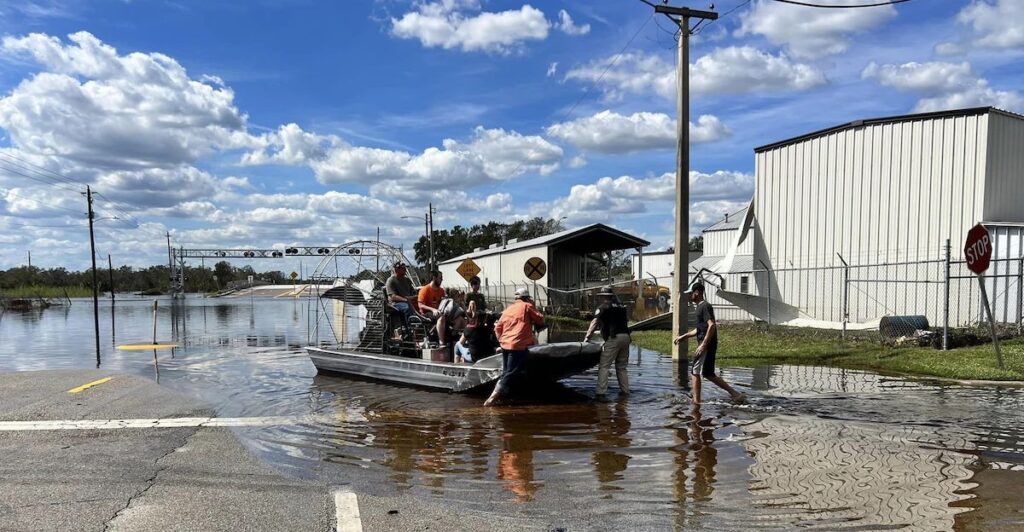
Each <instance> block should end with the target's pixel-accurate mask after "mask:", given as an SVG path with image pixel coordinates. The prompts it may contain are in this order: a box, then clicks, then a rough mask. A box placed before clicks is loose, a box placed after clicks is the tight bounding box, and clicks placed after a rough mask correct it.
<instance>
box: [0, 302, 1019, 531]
mask: <svg viewBox="0 0 1024 532" xmlns="http://www.w3.org/2000/svg"><path fill="white" fill-rule="evenodd" d="M101 305H103V303H101ZM151 309H152V300H147V299H135V300H133V299H131V298H124V299H122V298H121V297H120V296H119V298H118V300H117V305H116V307H111V308H110V309H107V308H103V309H102V310H103V312H102V314H101V318H102V319H104V321H106V320H108V319H109V320H110V323H103V324H101V332H102V333H103V334H104V335H105V336H104V338H103V346H105V347H104V352H103V359H102V366H103V367H104V368H106V369H109V370H111V371H128V372H132V373H136V374H139V375H144V376H148V377H150V378H154V379H159V381H160V382H161V384H162V385H165V386H168V387H171V388H174V389H177V390H180V391H183V392H185V393H189V394H192V395H196V396H199V397H200V398H201V399H203V400H205V401H207V402H208V403H210V404H211V405H212V407H213V408H215V409H216V410H217V412H218V414H219V415H222V416H262V415H281V416H305V417H306V418H308V421H307V422H303V423H298V424H296V425H294V426H286V427H269V428H246V429H240V430H239V434H240V435H241V436H242V438H243V440H244V441H245V442H246V444H247V445H248V446H249V447H250V448H251V449H253V450H254V451H256V452H257V454H259V455H260V456H261V457H263V458H265V459H266V460H267V461H269V462H272V463H274V464H275V465H276V466H278V467H279V468H283V469H284V470H286V471H289V472H291V473H293V474H296V475H300V476H306V477H314V478H318V479H320V480H323V481H325V482H328V483H332V484H335V483H346V484H351V485H353V487H354V488H355V489H357V490H360V491H362V492H366V493H370V494H378V495H390V494H394V493H396V492H397V493H404V494H408V495H410V496H415V497H424V498H439V499H440V498H443V499H451V500H456V501H459V502H460V504H461V507H462V508H463V509H465V510H466V511H473V512H480V513H488V514H501V515H516V516H521V517H522V518H523V519H526V520H528V521H527V522H528V524H527V525H524V528H541V527H545V526H547V525H548V524H550V523H565V524H568V525H572V526H570V528H580V529H585V528H601V529H610V528H618V527H629V528H634V529H656V530H662V529H671V528H715V529H749V528H765V527H767V528H773V527H777V528H795V527H805V526H806V527H819V528H841V527H842V528H845V527H852V528H861V529H878V528H889V527H904V528H908V529H949V528H963V529H977V528H985V527H992V526H993V525H992V524H993V523H1003V524H1005V523H1009V524H1008V525H1005V526H1008V527H1011V528H1012V527H1013V526H1022V525H1024V523H1022V522H1021V514H1020V513H1019V509H1020V507H1021V502H1020V496H1019V485H1020V484H1021V482H1024V416H1021V414H1020V412H1021V411H1024V391H1022V390H1020V389H1017V388H1000V387H963V386H949V385H945V384H935V383H928V382H921V381H909V380H904V379H898V378H892V377H884V376H879V375H875V374H872V373H867V372H856V371H848V370H839V369H834V368H816V367H794V366H771V367H758V368H751V369H747V368H726V369H725V371H724V373H725V377H726V379H727V380H729V381H730V382H735V383H737V385H738V386H741V387H744V388H745V391H747V392H748V394H749V395H750V396H751V397H752V401H751V404H750V405H747V406H744V407H734V406H732V405H729V404H728V403H727V402H726V401H724V396H721V395H718V394H717V391H712V393H711V396H710V397H709V398H708V401H707V403H706V404H705V405H704V406H703V407H702V408H701V409H699V410H695V409H693V408H692V406H691V405H690V404H689V401H688V400H687V399H686V398H685V396H683V395H682V394H681V393H680V391H679V388H678V387H677V386H676V385H675V384H674V382H673V379H674V376H675V375H676V374H677V373H678V372H679V368H678V367H677V365H676V364H675V363H674V362H673V361H671V360H670V359H668V358H666V357H662V356H659V355H656V354H654V353H650V352H641V351H640V350H639V349H637V350H636V351H635V352H634V353H632V354H631V356H632V357H635V358H632V359H631V365H630V373H631V375H630V377H631V381H633V383H634V388H635V393H634V394H633V395H631V396H630V397H629V398H628V399H625V400H622V401H617V402H613V403H594V402H592V401H590V399H589V396H590V395H592V393H593V385H594V382H593V380H594V378H593V376H592V375H587V376H582V377H579V378H573V379H569V380H567V381H566V385H565V386H563V387H559V388H556V389H553V390H546V391H545V392H544V394H542V395H541V397H540V398H539V400H536V401H534V402H533V403H532V404H527V405H524V406H519V407H510V408H502V409H485V408H482V407H481V406H480V403H481V398H479V397H473V396H468V397H467V396H459V395H448V394H439V393H433V392H426V391H422V390H417V389H413V388H402V387H396V386H390V385H386V384H380V383H373V382H365V381H358V380H351V379H344V378H336V377H324V376H316V375H315V370H314V369H313V368H312V366H311V364H310V363H309V361H308V359H307V358H306V356H305V353H304V352H303V351H302V349H301V346H302V345H304V344H305V341H306V338H307V333H306V324H307V321H309V320H308V318H309V316H310V315H311V313H312V312H315V310H314V309H313V308H311V307H309V306H308V305H307V304H306V303H305V302H304V301H302V300H299V301H296V300H263V301H260V300H256V301H255V302H252V303H251V302H250V301H249V300H248V299H247V298H246V299H243V300H234V301H232V300H203V299H187V300H186V301H184V302H178V303H172V302H170V301H166V303H164V301H161V304H160V309H159V316H158V319H159V323H158V325H159V328H158V336H159V337H160V339H172V340H173V341H175V342H176V343H178V344H179V345H181V346H182V347H180V348H178V349H175V350H173V351H172V352H167V351H164V352H160V353H149V352H147V351H143V352H118V351H114V350H113V345H114V338H115V337H116V338H117V339H118V341H119V343H135V342H146V341H151V335H152V324H151V322H150V320H151V318H152V312H151ZM91 310H92V309H91V301H81V302H77V301H76V302H75V304H74V305H73V306H72V307H71V308H70V309H63V310H60V309H57V310H55V309H49V310H46V311H44V312H39V311H35V312H32V311H29V312H25V313H10V312H8V313H5V314H0V345H4V348H3V349H2V350H0V371H14V370H30V369H53V368H85V367H90V366H93V365H94V364H95V358H94V357H95V354H94V353H93V352H92V344H91V335H92V327H93V324H92V313H91ZM108 310H109V312H108ZM114 316H116V323H115V322H114V320H113V317H114ZM567 334H568V337H569V338H571V339H574V340H578V339H579V337H580V336H581V335H580V333H567ZM552 337H555V335H554V334H553V335H552ZM82 339H86V340H84V341H83V340H82ZM680 376H685V373H681V374H680ZM1014 468H1019V469H1014ZM530 519H535V520H536V521H529V520H530ZM1015 519H1016V520H1015ZM538 523H539V524H540V525H543V526H539V525H538Z"/></svg>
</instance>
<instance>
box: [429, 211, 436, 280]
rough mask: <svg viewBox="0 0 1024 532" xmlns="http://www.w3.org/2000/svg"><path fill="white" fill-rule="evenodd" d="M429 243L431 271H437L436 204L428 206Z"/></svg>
mask: <svg viewBox="0 0 1024 532" xmlns="http://www.w3.org/2000/svg"><path fill="white" fill-rule="evenodd" d="M427 227H428V229H427V231H428V233H427V241H428V242H429V243H430V271H434V270H435V269H437V263H436V261H435V260H434V204H433V203H428V204H427Z"/></svg>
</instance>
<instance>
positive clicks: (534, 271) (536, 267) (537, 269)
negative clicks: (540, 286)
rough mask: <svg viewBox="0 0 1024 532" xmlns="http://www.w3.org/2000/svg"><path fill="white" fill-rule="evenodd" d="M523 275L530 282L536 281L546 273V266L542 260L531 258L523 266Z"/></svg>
mask: <svg viewBox="0 0 1024 532" xmlns="http://www.w3.org/2000/svg"><path fill="white" fill-rule="evenodd" d="M523 273H525V274H526V277H528V278H529V279H530V280H532V281H536V280H539V279H540V278H541V277H544V274H545V273H548V265H547V264H545V263H544V259H542V258H540V257H533V258H531V259H530V260H528V261H526V264H524V265H523Z"/></svg>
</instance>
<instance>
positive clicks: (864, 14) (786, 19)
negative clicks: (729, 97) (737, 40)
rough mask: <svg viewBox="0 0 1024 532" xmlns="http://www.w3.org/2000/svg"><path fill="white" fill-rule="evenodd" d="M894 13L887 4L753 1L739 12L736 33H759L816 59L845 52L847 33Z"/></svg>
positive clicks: (869, 26) (840, 0) (851, 0)
mask: <svg viewBox="0 0 1024 532" xmlns="http://www.w3.org/2000/svg"><path fill="white" fill-rule="evenodd" d="M832 3H834V4H837V5H838V4H847V5H849V4H858V3H860V4H863V2H862V1H861V0H838V1H836V2H832ZM895 16H896V9H895V8H894V7H893V6H891V5H888V6H879V7H873V8H864V9H807V8H805V7H801V6H795V5H790V4H784V3H781V2H773V1H768V0H756V1H755V2H754V5H753V7H752V8H751V9H750V10H748V11H745V12H744V13H743V14H741V15H740V20H741V24H740V28H739V30H737V31H736V34H737V36H741V37H742V36H745V35H751V34H757V35H763V36H764V37H765V38H767V39H768V41H769V42H771V43H772V44H775V45H782V46H785V47H786V49H787V50H789V52H790V53H791V54H792V55H793V57H799V58H817V57H822V56H826V55H832V54H838V53H842V52H845V51H846V50H847V49H848V48H849V46H850V36H852V35H856V34H859V33H863V32H866V31H868V30H871V29H873V28H876V27H878V26H880V25H882V24H884V23H885V22H888V21H889V20H891V19H892V18H894V17H895Z"/></svg>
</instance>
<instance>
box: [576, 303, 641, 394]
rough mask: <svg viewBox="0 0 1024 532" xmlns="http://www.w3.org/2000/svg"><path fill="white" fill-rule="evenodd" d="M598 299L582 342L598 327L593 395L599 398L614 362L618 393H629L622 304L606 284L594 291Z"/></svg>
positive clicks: (624, 308)
mask: <svg viewBox="0 0 1024 532" xmlns="http://www.w3.org/2000/svg"><path fill="white" fill-rule="evenodd" d="M597 296H598V297H599V298H601V306H599V307H598V308H597V310H596V311H594V320H593V321H591V322H590V329H588V330H587V335H586V336H584V337H583V341H584V342H587V341H590V336H591V335H592V334H594V331H595V330H596V329H598V328H600V329H601V338H604V346H603V347H602V348H601V362H600V363H599V364H598V366H597V398H598V399H603V398H604V397H605V394H606V393H607V392H608V372H609V370H611V367H612V362H613V361H614V362H615V376H616V377H617V378H618V379H619V395H628V394H629V375H628V374H627V373H626V364H627V363H628V362H629V344H630V337H629V326H627V325H626V307H624V306H622V305H621V304H619V301H618V299H617V298H616V297H615V293H614V292H612V287H610V286H606V287H604V288H602V289H601V291H600V292H598V293H597Z"/></svg>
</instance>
